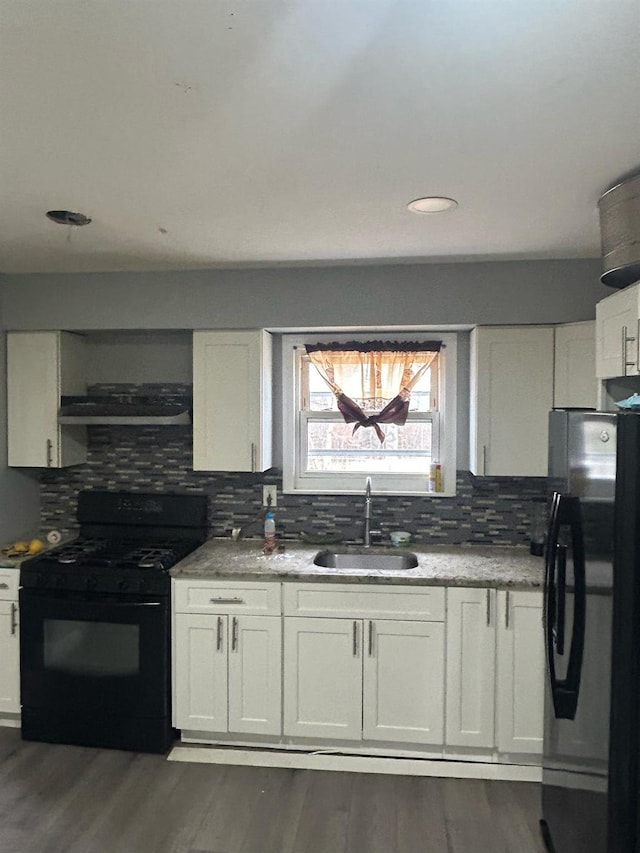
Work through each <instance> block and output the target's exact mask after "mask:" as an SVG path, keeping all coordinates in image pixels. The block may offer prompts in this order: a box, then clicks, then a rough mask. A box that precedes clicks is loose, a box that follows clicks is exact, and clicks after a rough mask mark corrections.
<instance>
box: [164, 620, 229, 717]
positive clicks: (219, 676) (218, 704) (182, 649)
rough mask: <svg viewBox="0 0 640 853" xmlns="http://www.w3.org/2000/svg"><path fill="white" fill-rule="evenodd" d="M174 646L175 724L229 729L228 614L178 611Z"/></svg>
mask: <svg viewBox="0 0 640 853" xmlns="http://www.w3.org/2000/svg"><path fill="white" fill-rule="evenodd" d="M173 649H174V700H173V722H174V725H175V726H176V727H177V728H179V729H191V730H193V731H202V732H226V731H227V728H228V714H227V695H228V677H227V617H226V616H209V615H206V616H201V615H191V614H189V615H186V614H182V613H178V614H176V617H175V633H174V639H173Z"/></svg>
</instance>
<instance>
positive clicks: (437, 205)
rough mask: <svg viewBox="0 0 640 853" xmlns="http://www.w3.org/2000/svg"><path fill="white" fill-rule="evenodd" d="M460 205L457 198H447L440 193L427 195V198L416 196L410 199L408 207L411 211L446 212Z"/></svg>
mask: <svg viewBox="0 0 640 853" xmlns="http://www.w3.org/2000/svg"><path fill="white" fill-rule="evenodd" d="M457 206H458V202H457V201H456V200H455V198H446V197H445V196H440V195H430V196H425V198H416V199H414V200H413V201H410V202H409V204H408V205H407V209H408V210H410V211H411V213H444V211H445V210H452V209H453V208H454V207H457Z"/></svg>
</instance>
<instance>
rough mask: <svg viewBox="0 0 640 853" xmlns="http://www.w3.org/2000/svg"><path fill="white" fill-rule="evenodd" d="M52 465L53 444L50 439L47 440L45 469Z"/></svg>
mask: <svg viewBox="0 0 640 853" xmlns="http://www.w3.org/2000/svg"><path fill="white" fill-rule="evenodd" d="M52 465H53V442H52V441H51V439H50V438H48V439H47V468H51V466H52Z"/></svg>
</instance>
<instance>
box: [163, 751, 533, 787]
mask: <svg viewBox="0 0 640 853" xmlns="http://www.w3.org/2000/svg"><path fill="white" fill-rule="evenodd" d="M167 760H168V761H186V762H193V763H196V764H227V765H242V766H244V767H282V768H286V769H289V770H336V771H343V772H347V773H386V774H389V775H394V776H440V777H443V778H452V779H493V780H496V781H505V782H540V781H542V770H541V768H540V767H535V766H532V765H526V764H493V763H492V764H489V763H484V762H475V761H474V762H471V761H445V760H441V761H438V760H434V759H420V758H381V757H378V756H369V755H346V754H342V753H340V754H327V753H320V752H285V751H281V752H280V751H277V750H273V749H269V750H260V749H238V748H233V747H217V746H199V745H198V746H193V745H189V746H185V745H180V746H174V748H173V749H172V750H171V752H170V753H169V755H168V756H167Z"/></svg>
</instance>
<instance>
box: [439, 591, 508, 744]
mask: <svg viewBox="0 0 640 853" xmlns="http://www.w3.org/2000/svg"><path fill="white" fill-rule="evenodd" d="M496 615H497V614H496V591H495V590H491V589H462V588H456V589H448V590H447V731H446V736H445V743H446V744H447V746H468V747H479V748H487V749H491V748H493V747H494V746H495V684H496V673H495V668H496V661H495V657H496Z"/></svg>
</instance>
